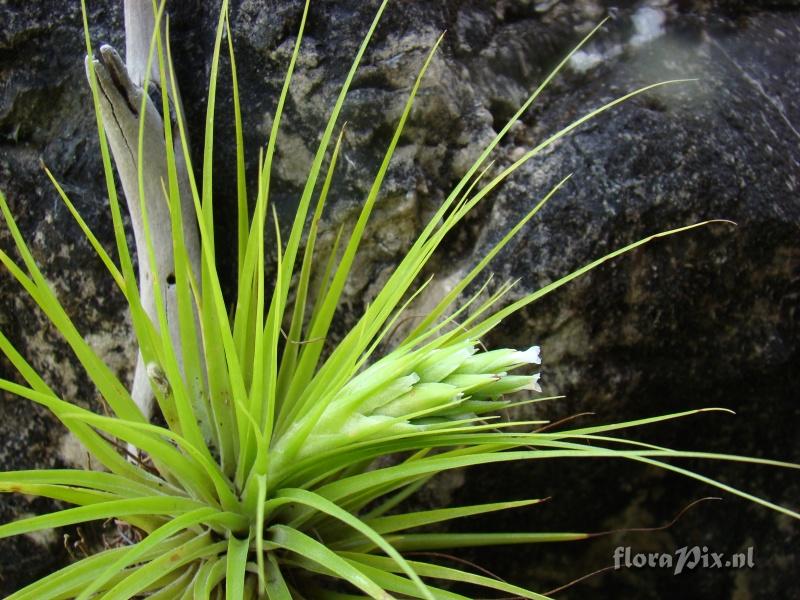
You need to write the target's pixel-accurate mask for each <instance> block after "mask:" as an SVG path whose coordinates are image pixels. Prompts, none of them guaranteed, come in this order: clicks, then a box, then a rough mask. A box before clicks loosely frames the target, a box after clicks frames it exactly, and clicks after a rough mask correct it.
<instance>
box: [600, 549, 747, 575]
mask: <svg viewBox="0 0 800 600" xmlns="http://www.w3.org/2000/svg"><path fill="white" fill-rule="evenodd" d="M754 566H755V560H754V552H753V547H752V546H750V547H748V548H746V549H745V550H744V552H737V553H735V554H725V553H724V552H712V551H711V550H709V548H708V546H683V547H682V548H678V549H677V550H675V551H674V552H634V551H633V550H631V547H630V546H617V548H615V549H614V569H643V568H657V569H658V568H660V569H670V570H671V571H672V572H673V574H674V575H680V574H681V573H682V572H684V571H691V570H693V569H698V568H700V569H752V568H753V567H754Z"/></svg>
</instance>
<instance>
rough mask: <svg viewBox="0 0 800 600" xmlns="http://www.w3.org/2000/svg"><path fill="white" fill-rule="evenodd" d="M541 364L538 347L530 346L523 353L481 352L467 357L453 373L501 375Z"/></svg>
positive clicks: (509, 349)
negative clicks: (526, 366) (525, 366)
mask: <svg viewBox="0 0 800 600" xmlns="http://www.w3.org/2000/svg"><path fill="white" fill-rule="evenodd" d="M541 363H542V359H541V356H540V347H539V346H531V347H530V348H528V349H527V350H525V351H520V350H514V349H513V348H502V349H500V350H492V351H491V352H481V353H479V354H476V355H474V356H471V357H469V358H468V359H466V360H465V361H464V362H462V363H461V366H460V367H458V369H457V370H456V371H455V372H456V373H501V372H506V371H511V370H513V369H517V368H519V367H522V366H524V365H531V364H536V365H539V364H541Z"/></svg>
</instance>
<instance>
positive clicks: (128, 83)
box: [94, 0, 201, 417]
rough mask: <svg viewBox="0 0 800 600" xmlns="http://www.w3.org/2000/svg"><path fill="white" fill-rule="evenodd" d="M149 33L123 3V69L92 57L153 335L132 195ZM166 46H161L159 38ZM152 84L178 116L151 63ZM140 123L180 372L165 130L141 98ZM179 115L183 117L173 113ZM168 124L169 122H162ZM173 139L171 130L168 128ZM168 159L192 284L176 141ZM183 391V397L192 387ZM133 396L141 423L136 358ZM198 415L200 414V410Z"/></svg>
mask: <svg viewBox="0 0 800 600" xmlns="http://www.w3.org/2000/svg"><path fill="white" fill-rule="evenodd" d="M154 26H155V19H154V14H153V8H152V3H151V0H126V2H125V37H126V53H127V62H126V64H123V62H122V59H121V58H120V56H119V55H118V54H117V52H116V51H115V50H114V49H113V48H111V47H110V46H103V47H102V48H101V49H100V53H99V56H96V57H95V60H94V67H95V72H96V74H97V82H98V85H99V88H100V92H101V93H100V110H101V115H102V119H103V124H104V127H105V130H106V134H107V137H108V140H109V144H110V147H111V152H112V155H113V156H114V162H115V164H116V167H117V171H118V172H119V177H120V180H121V182H122V188H123V191H124V193H125V198H126V200H127V204H128V210H129V212H130V215H131V222H132V224H133V233H134V238H135V242H136V253H137V255H138V258H139V286H140V291H141V297H142V304H143V308H144V310H145V312H146V313H147V315H148V316H149V317H150V319H151V320H152V321H153V323H154V324H155V325H156V327H158V319H157V314H156V299H155V295H154V294H155V292H154V281H153V279H154V273H153V271H152V269H151V264H150V260H149V258H148V250H147V245H146V240H145V229H144V222H143V219H142V210H141V206H140V190H139V162H138V156H139V152H138V148H139V111H140V110H141V106H142V98H143V97H144V96H145V95H146V92H145V90H143V89H142V87H141V85H142V84H143V82H144V78H145V77H144V76H145V72H146V69H147V57H148V52H149V48H150V41H151V39H152V35H153V31H154ZM162 39H165V38H162ZM153 62H154V65H155V66H154V68H153V70H152V71H151V81H153V82H154V83H155V84H156V85H158V84H161V83H165V84H166V85H167V86H168V87H169V98H170V101H171V102H172V106H173V107H175V108H178V109H180V95H179V94H178V90H176V89H175V90H173V89H172V87H171V86H170V85H169V79H170V77H169V75H168V76H167V81H166V82H161V78H160V77H159V72H158V61H157V59H156V60H154V61H153ZM144 106H145V115H144V139H143V148H142V153H141V154H142V157H143V160H142V165H141V169H142V172H143V175H144V176H143V178H142V181H143V190H142V191H143V194H144V203H145V206H146V209H147V216H148V224H149V228H150V236H151V240H152V245H153V250H154V254H155V265H156V272H157V274H158V277H159V279H160V281H159V288H160V290H161V295H162V301H163V303H164V307H165V310H166V316H167V323H168V326H169V335H170V338H171V339H172V341H173V343H174V344H175V345H176V347H175V351H176V355H177V357H178V361H179V363H180V364H181V366H182V364H183V360H182V352H181V347H180V331H179V321H178V311H177V299H176V290H175V260H174V254H173V238H172V231H171V227H172V226H171V219H170V211H169V207H168V205H167V200H166V198H165V195H164V190H165V189H167V188H168V172H167V152H166V145H165V141H164V124H163V121H162V117H161V115H160V114H159V111H158V110H157V109H156V105H155V104H154V103H153V101H152V99H151V98H150V97H149V96H147V97H146V101H145V105H144ZM178 114H182V112H180V113H178ZM164 117H165V118H170V116H169V115H164ZM173 131H175V128H173ZM175 138H176V140H175V144H176V147H175V157H176V163H177V170H178V177H179V186H180V193H181V212H182V220H183V232H184V239H185V243H186V249H187V252H188V256H189V260H190V263H191V265H192V269H193V271H194V273H195V277H196V278H198V281H199V264H200V244H199V239H198V235H197V223H196V218H195V210H194V204H193V202H192V199H191V195H190V191H189V190H190V188H189V184H188V174H187V169H186V164H185V161H184V160H183V150H182V149H181V148H180V141H179V136H178V135H177V131H176V133H175ZM188 383H190V389H191V388H192V387H195V386H193V385H192V383H195V382H188ZM131 393H132V396H133V399H134V401H135V402H136V404H137V405H138V406H139V407H140V408H141V410H142V412H143V413H144V414H145V416H147V417H150V416H152V413H153V391H152V389H151V384H150V381H149V377H148V373H147V366H146V365H145V364H144V361H143V359H142V355H141V353H140V354H139V356H138V359H137V364H136V371H135V373H134V380H133V388H132V391H131ZM199 404H200V403H199V402H198V409H200V408H201V407H200V406H199Z"/></svg>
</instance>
